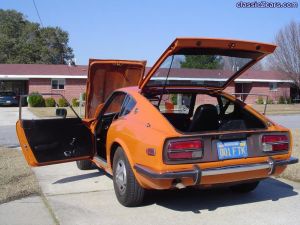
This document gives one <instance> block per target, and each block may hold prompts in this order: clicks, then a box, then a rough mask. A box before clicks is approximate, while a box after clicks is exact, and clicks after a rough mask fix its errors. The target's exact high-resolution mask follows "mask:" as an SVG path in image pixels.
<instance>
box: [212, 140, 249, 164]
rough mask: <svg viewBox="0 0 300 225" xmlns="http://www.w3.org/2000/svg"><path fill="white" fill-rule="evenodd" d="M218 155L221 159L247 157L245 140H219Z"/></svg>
mask: <svg viewBox="0 0 300 225" xmlns="http://www.w3.org/2000/svg"><path fill="white" fill-rule="evenodd" d="M217 150H218V157H219V159H220V160H223V159H238V158H245V157H248V149H247V142H246V141H245V140H243V141H219V142H217Z"/></svg>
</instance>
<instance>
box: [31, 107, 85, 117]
mask: <svg viewBox="0 0 300 225" xmlns="http://www.w3.org/2000/svg"><path fill="white" fill-rule="evenodd" d="M60 108H65V109H67V117H71V118H74V117H76V115H75V113H74V112H73V111H72V110H71V108H70V107H60ZM73 109H74V110H75V112H76V113H77V114H78V115H79V116H80V117H82V118H83V117H84V107H81V115H80V109H79V107H73ZM28 110H29V111H30V112H32V113H33V114H34V115H35V116H37V117H40V118H57V116H56V114H55V111H56V107H28Z"/></svg>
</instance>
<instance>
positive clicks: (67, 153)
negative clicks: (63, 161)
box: [64, 151, 73, 157]
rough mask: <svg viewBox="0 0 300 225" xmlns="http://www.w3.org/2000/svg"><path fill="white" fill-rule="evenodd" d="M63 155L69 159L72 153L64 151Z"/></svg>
mask: <svg viewBox="0 0 300 225" xmlns="http://www.w3.org/2000/svg"><path fill="white" fill-rule="evenodd" d="M64 155H65V156H66V157H71V156H72V155H73V151H64Z"/></svg>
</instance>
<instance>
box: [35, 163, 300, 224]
mask: <svg viewBox="0 0 300 225" xmlns="http://www.w3.org/2000/svg"><path fill="white" fill-rule="evenodd" d="M34 171H35V173H36V175H37V177H38V180H39V181H40V184H41V187H42V190H43V192H44V193H45V196H46V198H47V199H48V202H49V205H50V207H51V208H52V211H53V212H54V214H55V216H56V218H57V219H58V221H59V223H60V224H61V225H73V224H81V225H83V224H87V225H90V224H93V225H96V224H123V225H126V224H128V225H134V224H156V225H157V224H185V225H186V224H230V225H234V224H243V225H247V224H249V225H250V224H251V225H254V224H272V225H275V224H293V225H296V224H300V214H299V211H300V195H299V192H300V184H299V183H294V182H289V181H286V180H282V179H273V178H270V179H267V180H265V181H263V182H261V184H260V185H259V187H258V188H257V189H256V190H255V191H254V192H253V193H250V194H245V195H241V194H234V193H232V192H230V191H229V190H228V189H215V190H187V189H185V190H180V191H160V192H159V191H156V192H151V193H149V194H148V196H147V198H146V202H145V204H144V205H143V206H142V207H137V208H125V207H123V206H122V205H120V204H119V203H118V201H117V199H116V197H115V194H114V190H113V184H112V179H111V178H110V177H108V176H106V175H105V174H103V173H100V172H99V171H98V170H90V171H80V170H78V169H77V167H76V164H75V163H66V164H60V165H53V166H47V167H40V168H35V169H34Z"/></svg>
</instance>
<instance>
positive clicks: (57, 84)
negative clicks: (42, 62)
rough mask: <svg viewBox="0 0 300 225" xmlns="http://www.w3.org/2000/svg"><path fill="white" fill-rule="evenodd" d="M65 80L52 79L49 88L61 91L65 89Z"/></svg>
mask: <svg viewBox="0 0 300 225" xmlns="http://www.w3.org/2000/svg"><path fill="white" fill-rule="evenodd" d="M65 83H66V81H65V79H52V80H51V87H52V89H57V90H62V89H65Z"/></svg>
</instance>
